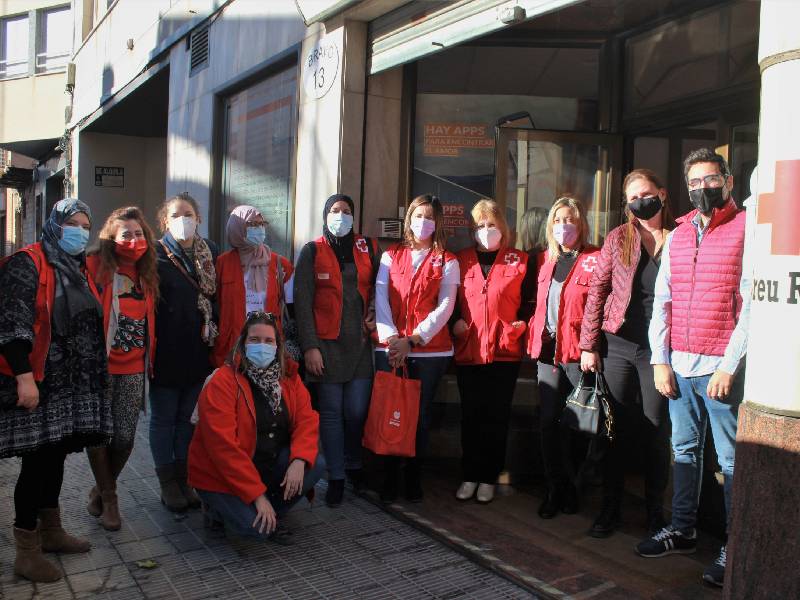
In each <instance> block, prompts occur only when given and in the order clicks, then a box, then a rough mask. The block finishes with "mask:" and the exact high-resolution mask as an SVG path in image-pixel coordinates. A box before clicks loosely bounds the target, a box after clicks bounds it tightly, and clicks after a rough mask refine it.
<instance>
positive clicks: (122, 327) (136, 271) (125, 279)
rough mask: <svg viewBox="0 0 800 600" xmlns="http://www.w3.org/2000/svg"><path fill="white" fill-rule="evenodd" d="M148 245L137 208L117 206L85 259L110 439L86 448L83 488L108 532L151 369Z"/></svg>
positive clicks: (152, 273) (151, 251) (153, 271)
mask: <svg viewBox="0 0 800 600" xmlns="http://www.w3.org/2000/svg"><path fill="white" fill-rule="evenodd" d="M154 244H155V238H154V236H153V232H152V231H151V229H150V227H149V226H148V225H147V222H146V221H145V218H144V215H143V214H142V211H141V210H140V209H139V208H137V207H135V206H129V207H126V208H118V209H117V210H115V211H114V212H112V213H111V215H110V216H109V217H108V219H107V220H106V222H105V224H104V225H103V228H102V229H101V230H100V235H99V240H98V244H97V248H96V249H95V250H94V251H93V252H92V253H91V254H90V255H89V256H88V257H87V259H86V266H87V269H88V273H89V276H90V277H91V279H92V281H93V282H94V284H95V286H96V287H97V290H98V292H99V293H100V299H101V302H102V305H103V325H104V326H103V329H104V331H105V340H106V343H105V348H106V354H107V356H108V372H109V374H110V375H111V384H112V414H113V418H114V436H113V438H112V439H111V444H109V445H108V446H96V447H93V448H87V450H86V454H87V455H88V457H89V464H90V465H91V467H92V473H93V474H94V479H95V483H96V485H95V486H94V487H93V488H92V489H91V491H90V492H89V505H88V507H87V510H88V511H89V514H91V515H94V516H95V517H99V523H100V525H102V526H103V527H104V528H105V529H108V530H111V531H116V530H117V529H119V528H120V526H121V520H120V514H119V504H118V502H117V478H118V477H119V474H120V473H121V472H122V469H123V468H124V467H125V463H127V462H128V457H130V455H131V452H132V451H133V443H134V439H135V437H136V426H137V424H138V422H139V412H140V411H141V410H142V408H143V407H144V396H145V387H146V386H145V380H146V378H147V377H149V376H150V375H152V372H153V361H154V357H155V349H156V336H155V327H156V315H155V307H156V304H157V303H158V292H159V288H158V267H157V265H156V250H155V245H154Z"/></svg>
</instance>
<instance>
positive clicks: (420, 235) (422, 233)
mask: <svg viewBox="0 0 800 600" xmlns="http://www.w3.org/2000/svg"><path fill="white" fill-rule="evenodd" d="M411 231H413V232H414V235H415V236H416V237H417V239H418V240H427V239H428V238H430V237H431V236H432V235H433V232H434V231H436V221H434V220H433V219H426V218H424V217H423V218H422V219H411Z"/></svg>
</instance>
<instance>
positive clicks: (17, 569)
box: [14, 527, 64, 583]
mask: <svg viewBox="0 0 800 600" xmlns="http://www.w3.org/2000/svg"><path fill="white" fill-rule="evenodd" d="M14 540H15V541H16V543H17V557H16V558H15V559H14V573H15V574H16V575H19V576H20V577H24V578H25V579H28V580H30V581H35V582H37V583H51V582H53V581H58V580H59V579H61V578H62V577H63V576H64V574H63V573H62V572H61V569H59V568H58V567H57V566H56V565H54V564H53V563H51V562H50V561H49V560H47V559H46V558H45V557H44V555H43V554H42V543H41V539H40V536H39V530H38V529H35V530H33V531H30V530H28V529H17V528H16V527H14Z"/></svg>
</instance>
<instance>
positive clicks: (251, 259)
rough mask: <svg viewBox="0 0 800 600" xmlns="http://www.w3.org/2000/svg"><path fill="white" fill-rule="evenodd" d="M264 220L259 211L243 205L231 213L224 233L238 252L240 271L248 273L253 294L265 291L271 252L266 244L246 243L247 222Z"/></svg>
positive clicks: (249, 285) (248, 280)
mask: <svg viewBox="0 0 800 600" xmlns="http://www.w3.org/2000/svg"><path fill="white" fill-rule="evenodd" d="M256 217H261V218H262V219H263V218H264V217H263V215H262V214H261V211H260V210H258V209H257V208H256V207H255V206H248V205H246V204H243V205H242V206H237V207H236V208H234V209H233V210H232V211H231V216H230V217H228V225H227V226H226V228H225V232H226V234H227V236H228V243H229V244H230V245H231V246H232V247H233V248H236V250H238V251H239V260H240V262H241V265H242V271H243V272H245V273H248V277H247V278H246V280H247V282H248V287H249V288H250V289H251V290H252V291H255V292H264V291H266V289H267V275H268V273H269V261H270V258H271V255H272V251H271V250H270V248H269V246H267V245H266V244H259V245H258V246H253V245H252V244H251V243H250V242H248V241H247V222H248V221H250V220H252V219H254V218H256Z"/></svg>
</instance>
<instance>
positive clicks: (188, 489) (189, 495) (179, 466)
mask: <svg viewBox="0 0 800 600" xmlns="http://www.w3.org/2000/svg"><path fill="white" fill-rule="evenodd" d="M175 479H177V480H178V486H180V488H181V493H182V494H183V497H184V498H186V504H187V505H188V506H189V508H200V506H201V504H202V502H201V501H200V496H198V495H197V492H195V491H194V488H193V487H192V486H190V485H189V484H188V482H187V479H188V474H187V471H186V462H185V461H180V460H176V461H175Z"/></svg>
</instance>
